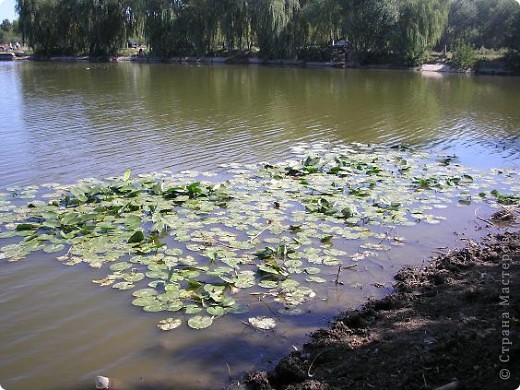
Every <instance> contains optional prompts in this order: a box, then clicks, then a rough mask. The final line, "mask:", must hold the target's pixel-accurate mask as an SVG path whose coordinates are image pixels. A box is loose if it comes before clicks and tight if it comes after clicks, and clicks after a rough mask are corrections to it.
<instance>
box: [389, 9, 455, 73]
mask: <svg viewBox="0 0 520 390" xmlns="http://www.w3.org/2000/svg"><path fill="white" fill-rule="evenodd" d="M448 9H449V8H448V1H447V0H446V1H431V0H412V1H406V2H403V3H402V5H401V9H400V15H399V30H398V31H399V34H398V37H397V40H398V42H397V43H398V47H399V49H400V53H401V57H402V60H403V61H404V62H405V63H406V64H409V65H417V64H419V63H421V62H422V60H423V59H424V57H425V56H426V54H427V52H428V50H430V49H432V47H433V46H434V45H435V44H437V42H438V41H439V39H440V37H441V35H442V33H443V31H444V29H445V27H446V24H447V22H448Z"/></svg>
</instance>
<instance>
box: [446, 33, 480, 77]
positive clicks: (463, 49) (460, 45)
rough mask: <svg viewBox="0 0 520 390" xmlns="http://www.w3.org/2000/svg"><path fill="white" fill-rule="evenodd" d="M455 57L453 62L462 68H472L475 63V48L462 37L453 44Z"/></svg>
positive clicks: (458, 67)
mask: <svg viewBox="0 0 520 390" xmlns="http://www.w3.org/2000/svg"><path fill="white" fill-rule="evenodd" d="M451 51H452V52H453V57H452V59H451V64H452V65H453V66H454V67H455V68H457V69H461V70H467V69H470V68H471V67H472V66H473V65H474V64H475V61H476V59H475V50H474V49H473V47H472V46H471V45H470V44H469V43H467V42H465V41H464V40H463V39H462V38H461V39H459V40H458V41H457V42H455V43H454V44H453V45H452V49H451Z"/></svg>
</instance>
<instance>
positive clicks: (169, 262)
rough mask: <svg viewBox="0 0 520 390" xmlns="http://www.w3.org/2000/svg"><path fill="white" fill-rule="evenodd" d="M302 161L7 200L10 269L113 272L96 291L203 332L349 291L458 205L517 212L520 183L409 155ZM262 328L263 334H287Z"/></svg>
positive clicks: (367, 153)
mask: <svg viewBox="0 0 520 390" xmlns="http://www.w3.org/2000/svg"><path fill="white" fill-rule="evenodd" d="M294 153H295V155H296V157H295V158H294V159H290V160H287V161H284V162H281V163H276V164H272V163H261V164H251V165H244V166H241V165H237V164H229V165H227V166H226V167H225V168H226V169H227V170H228V173H227V174H226V175H225V177H219V176H215V175H214V174H212V173H210V172H200V173H199V172H181V173H177V174H172V173H166V172H163V173H153V174H149V175H138V176H136V177H132V175H131V172H130V171H127V172H125V173H124V174H123V175H122V176H121V177H115V178H109V179H104V180H101V179H84V180H81V181H80V182H78V183H76V184H73V185H62V184H49V185H45V186H42V187H41V188H37V187H23V188H21V187H20V188H19V187H13V188H8V189H7V190H6V191H5V192H3V193H1V194H0V239H2V242H3V243H4V244H3V245H2V247H1V249H0V259H5V260H7V261H9V262H13V261H19V260H21V259H23V258H26V257H28V256H29V255H30V254H31V253H33V252H39V251H43V252H46V253H55V254H56V256H57V259H58V260H59V261H61V262H62V263H63V264H65V265H69V266H72V265H76V264H80V263H86V264H88V265H89V266H91V267H94V268H101V267H105V268H107V271H108V274H107V275H106V277H104V278H102V279H99V280H94V281H93V282H94V283H96V284H99V285H100V286H105V287H107V286H111V287H112V288H114V289H119V290H133V292H132V295H133V301H132V304H133V305H135V306H138V307H141V308H142V310H144V311H146V312H167V313H168V315H169V317H167V318H165V319H163V320H161V321H160V322H159V324H158V327H159V328H160V329H162V330H171V329H175V328H177V327H178V326H180V325H181V324H182V323H183V322H184V321H183V319H185V320H186V319H187V320H186V321H185V322H186V324H187V325H188V326H189V327H191V328H193V329H204V328H206V327H208V326H210V325H211V324H212V323H213V322H214V320H216V319H218V318H219V317H222V316H224V315H226V314H228V313H242V312H244V311H245V310H247V305H248V302H249V301H250V300H251V299H252V298H251V297H254V299H263V300H269V301H270V302H273V304H275V305H278V309H279V310H278V311H279V313H280V314H298V313H299V312H301V311H300V310H299V309H298V307H299V306H300V305H302V304H303V303H305V302H307V301H308V300H310V299H313V298H314V297H315V296H316V292H315V291H314V290H313V286H315V285H316V284H319V283H334V282H335V283H337V276H336V272H339V270H341V268H342V267H351V266H352V265H354V264H356V263H357V262H359V261H362V260H363V259H365V258H367V257H375V256H377V253H378V252H382V251H387V250H389V249H390V247H391V246H393V245H402V244H403V241H405V239H404V238H403V237H398V236H397V235H390V234H389V232H390V231H392V230H393V229H394V228H395V227H402V230H403V231H405V230H406V227H409V226H414V225H416V224H418V223H428V224H438V223H440V222H442V221H443V220H444V217H442V216H441V215H439V213H438V212H437V211H438V210H440V209H442V208H445V207H448V206H451V207H459V206H464V205H469V204H472V203H482V202H487V203H490V204H497V203H508V202H513V201H517V200H518V196H517V195H515V194H518V193H519V187H518V183H519V181H518V175H517V173H516V172H514V171H510V172H508V171H492V172H490V173H486V174H484V173H482V172H478V171H475V170H470V169H469V168H468V167H465V166H462V165H460V164H457V163H456V162H453V161H451V160H450V163H449V164H446V163H445V159H442V158H439V157H438V156H430V155H428V154H426V153H421V152H416V151H413V150H409V149H406V148H395V149H391V148H386V147H371V146H364V145H340V146H335V147H330V146H328V145H320V144H319V145H312V146H309V145H301V146H299V147H296V148H295V149H294ZM501 191H508V193H510V195H503V194H502V192H501ZM344 242H350V243H352V245H351V247H352V248H353V250H352V251H349V252H347V250H345V249H344V246H342V245H339V244H342V243H344ZM338 247H339V248H341V249H339V248H338ZM349 248H350V247H349ZM337 270H338V271H337ZM173 313H175V314H174V315H173V316H171V315H172V314H173ZM255 318H256V317H252V318H250V319H249V324H250V325H252V326H254V327H256V328H259V329H264V330H267V329H272V328H274V323H273V322H271V321H270V320H267V319H265V318H256V319H255Z"/></svg>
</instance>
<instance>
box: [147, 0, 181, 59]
mask: <svg viewBox="0 0 520 390" xmlns="http://www.w3.org/2000/svg"><path fill="white" fill-rule="evenodd" d="M183 8H184V4H182V3H180V2H174V1H169V0H148V1H146V2H145V5H144V6H143V13H144V18H145V24H144V35H145V37H146V40H147V42H148V44H149V45H150V48H151V50H152V53H153V54H154V55H157V56H163V57H168V56H169V55H171V54H172V53H173V49H174V46H175V43H176V42H177V41H178V40H179V39H180V36H181V35H182V34H181V33H180V28H179V26H178V21H179V18H180V14H181V12H182V9H183Z"/></svg>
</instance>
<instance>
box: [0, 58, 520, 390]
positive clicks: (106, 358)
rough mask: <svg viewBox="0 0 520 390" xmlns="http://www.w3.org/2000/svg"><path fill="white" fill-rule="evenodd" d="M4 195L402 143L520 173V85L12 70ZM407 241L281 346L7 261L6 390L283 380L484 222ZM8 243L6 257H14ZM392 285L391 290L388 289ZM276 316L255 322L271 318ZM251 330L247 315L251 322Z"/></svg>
mask: <svg viewBox="0 0 520 390" xmlns="http://www.w3.org/2000/svg"><path fill="white" fill-rule="evenodd" d="M0 118H1V122H0V123H1V124H0V192H2V191H3V190H5V189H6V188H10V187H14V186H30V185H41V184H44V183H53V182H58V183H72V182H75V181H76V180H78V179H81V178H86V177H96V178H104V177H109V176H115V175H122V174H123V172H124V171H125V170H127V169H131V170H132V171H133V172H134V173H149V172H154V171H163V170H170V171H173V172H179V171H183V170H198V171H212V172H216V173H217V174H224V173H226V168H224V167H222V166H221V165H222V164H229V163H257V162H260V161H270V162H278V161H281V160H285V159H286V158H288V157H289V151H290V148H291V147H292V146H294V145H297V144H299V143H314V142H328V143H330V144H339V143H351V142H360V143H370V144H388V145H395V144H398V143H402V144H407V145H410V146H413V147H415V148H417V149H419V150H423V151H428V152H430V151H431V152H432V153H442V154H446V155H456V156H457V157H458V159H459V161H460V162H461V163H463V164H467V165H469V166H471V167H473V168H478V169H482V170H486V169H489V168H493V167H496V168H501V167H506V168H512V169H517V168H518V167H519V164H520V78H509V77H475V76H467V75H458V74H453V75H438V74H424V73H423V74H421V73H415V72H401V71H365V70H350V69H349V70H339V69H295V68H267V67H255V66H251V67H241V66H193V65H165V64H131V63H121V64H88V63H74V64H55V63H29V62H23V63H19V62H15V63H0ZM445 214H446V216H449V218H448V220H447V221H446V222H445V223H443V224H440V225H428V226H422V225H421V228H419V229H416V228H412V229H409V230H407V231H406V234H407V239H408V242H409V245H405V246H403V247H399V248H398V249H395V250H394V249H392V251H391V252H389V253H388V254H387V256H385V257H381V258H379V259H372V260H370V259H367V260H366V262H365V263H363V267H362V272H344V273H343V274H342V278H343V279H342V281H343V282H344V284H343V285H336V284H334V283H329V284H326V285H325V286H323V287H321V288H322V290H321V292H320V294H319V296H320V297H324V298H323V299H319V300H316V301H312V302H310V303H309V304H307V305H306V307H305V310H306V314H305V315H303V316H296V317H284V318H283V321H280V324H279V326H278V327H277V328H276V330H275V332H274V334H273V333H270V332H260V331H255V330H253V329H251V328H250V327H248V326H245V325H244V324H243V323H242V322H241V321H237V318H234V316H225V317H223V318H221V319H219V320H218V321H215V323H214V325H213V326H212V327H211V328H209V329H207V330H204V331H195V330H192V329H189V328H187V327H183V328H179V329H176V330H175V331H172V332H160V331H159V330H158V329H157V327H156V324H157V321H158V320H159V319H161V318H163V317H164V316H163V315H159V314H157V313H144V312H143V311H141V310H140V309H139V308H137V307H133V306H131V305H130V302H131V299H132V297H131V292H119V291H115V290H112V289H105V290H103V289H100V288H99V287H97V286H95V285H94V284H92V282H91V281H92V280H93V279H98V278H100V277H104V276H105V275H106V272H105V271H103V270H95V269H91V268H89V267H88V266H86V265H78V266H75V267H65V266H63V265H62V264H60V263H59V262H57V261H55V259H54V258H53V255H50V254H46V253H41V254H37V255H31V256H30V257H29V258H28V259H25V260H23V261H21V262H17V263H7V262H6V261H5V260H0V313H1V314H0V385H1V386H3V387H4V388H5V389H6V390H16V389H20V390H24V389H42V390H45V389H87V388H92V387H93V380H94V378H95V376H96V375H106V376H110V377H114V378H116V379H117V380H118V381H120V383H122V386H123V387H124V388H130V389H131V388H139V386H145V385H153V386H155V388H158V389H160V388H161V386H162V387H163V388H169V387H168V386H171V387H172V388H179V389H212V388H223V387H225V386H227V385H229V384H230V383H235V384H236V382H237V381H238V380H240V375H241V373H243V372H244V371H246V370H249V369H253V368H268V367H270V366H272V365H273V364H274V363H276V361H277V360H278V359H279V358H280V357H281V355H282V354H285V353H286V352H288V351H289V350H291V348H292V347H293V346H295V347H296V348H298V345H299V343H301V342H302V341H303V340H304V339H305V335H306V334H308V333H309V332H311V331H312V330H313V329H315V328H317V327H319V326H324V325H326V324H327V322H328V321H329V320H330V319H331V318H332V317H333V316H334V315H335V314H337V313H339V312H340V311H341V310H342V309H345V308H348V307H356V306H358V305H360V304H362V303H363V302H364V301H366V299H368V298H370V297H380V296H383V295H384V294H387V293H388V292H390V291H391V284H392V277H393V275H394V274H395V273H396V272H397V271H398V270H399V269H400V268H401V267H403V266H404V265H408V264H413V265H421V264H422V263H423V262H426V261H427V259H428V258H429V257H430V256H431V255H432V254H433V253H434V252H435V251H436V250H437V248H439V247H444V246H449V245H460V241H459V240H458V238H457V237H456V236H455V235H454V234H453V232H454V231H457V232H461V233H464V234H466V236H467V237H472V236H478V235H479V234H482V233H481V232H478V231H476V230H475V227H476V223H475V208H473V207H467V208H453V209H452V208H450V209H447V210H446V211H445ZM3 243H4V242H3V241H2V242H1V243H0V245H3ZM376 285H379V286H380V285H383V286H384V287H383V288H381V287H377V286H376ZM263 306H264V305H263V304H262V302H258V303H257V304H256V306H255V305H253V307H252V308H251V311H252V312H255V311H261V310H265V307H263ZM244 318H245V319H247V315H246V316H245V317H244Z"/></svg>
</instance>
